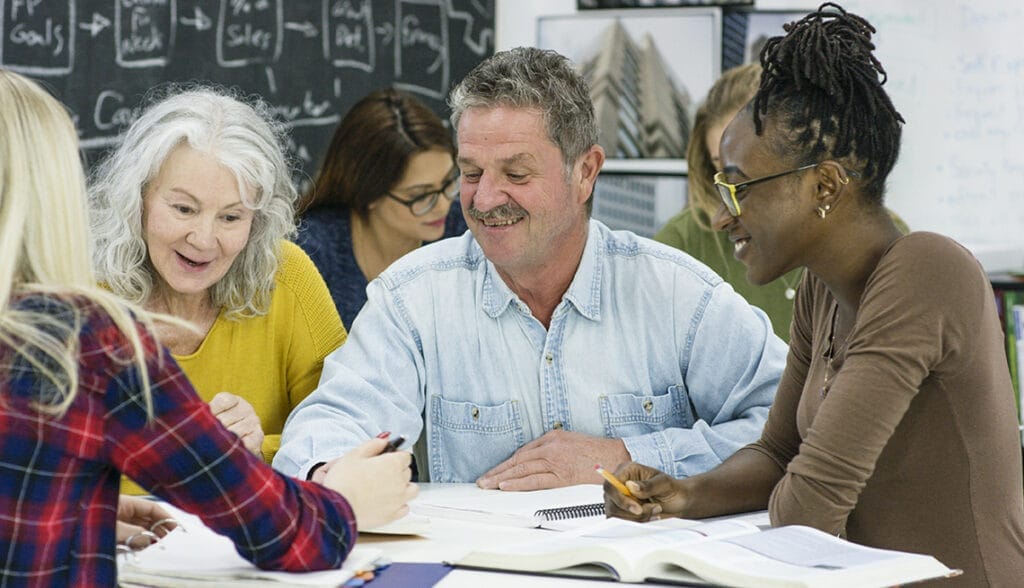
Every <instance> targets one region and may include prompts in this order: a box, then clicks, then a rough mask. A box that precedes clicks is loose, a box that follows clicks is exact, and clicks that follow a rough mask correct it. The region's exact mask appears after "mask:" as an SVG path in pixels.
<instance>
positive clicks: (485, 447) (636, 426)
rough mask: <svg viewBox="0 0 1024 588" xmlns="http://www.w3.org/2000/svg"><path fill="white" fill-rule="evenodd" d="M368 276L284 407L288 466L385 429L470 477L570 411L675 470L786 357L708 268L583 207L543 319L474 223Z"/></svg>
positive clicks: (714, 447)
mask: <svg viewBox="0 0 1024 588" xmlns="http://www.w3.org/2000/svg"><path fill="white" fill-rule="evenodd" d="M367 294H368V301H367V303H366V306H364V307H363V310H362V311H361V312H360V314H359V316H358V317H357V318H356V320H355V322H354V324H353V325H352V329H351V332H350V333H349V337H348V342H346V343H345V344H344V345H343V346H341V348H339V349H338V350H336V351H334V352H333V353H332V354H331V355H329V356H328V357H327V359H326V360H325V361H324V369H323V374H322V375H321V378H320V385H319V386H318V387H317V389H316V390H315V391H314V392H313V393H312V394H311V395H310V396H309V397H307V398H306V399H305V400H304V401H303V402H302V403H301V404H299V406H298V407H296V409H295V410H294V411H293V412H292V414H291V416H290V417H289V418H288V421H287V422H286V423H285V427H284V434H283V436H282V445H281V450H280V451H279V452H278V453H277V457H276V458H275V459H274V467H276V468H277V469H278V470H280V471H282V472H284V473H286V474H291V475H297V476H300V477H304V476H305V475H306V474H307V472H308V471H309V469H310V468H311V467H312V466H313V465H314V464H315V463H317V462H323V461H329V460H331V459H333V458H335V457H338V456H339V455H341V454H343V453H345V452H346V451H348V450H349V449H351V448H352V447H354V446H355V445H357V444H359V443H361V442H363V441H365V440H366V439H369V438H370V437H372V436H374V435H376V434H377V433H378V432H380V431H391V432H393V433H394V434H396V435H397V434H404V435H406V436H408V437H409V439H410V440H412V439H418V442H417V443H418V444H417V451H416V453H417V456H418V457H420V459H419V464H420V468H419V469H420V480H421V481H425V480H427V479H429V480H431V481H434V482H472V481H474V480H476V478H477V477H479V476H480V475H481V474H483V473H484V472H486V471H487V470H489V469H490V468H492V467H494V466H495V465H497V464H498V463H500V462H501V461H503V460H505V459H507V458H508V457H509V456H511V455H512V453H513V452H514V451H515V450H516V449H517V448H519V447H520V446H522V445H523V444H524V443H526V442H528V441H530V440H532V439H536V438H537V437H540V436H541V435H543V434H544V433H546V432H547V431H550V430H552V429H565V430H569V431H577V432H581V433H585V434H588V435H593V436H600V437H620V438H622V439H623V440H624V442H625V445H626V449H627V450H628V451H629V453H630V455H631V456H632V457H633V459H634V460H635V461H638V462H641V463H645V464H648V465H651V466H654V467H657V468H660V469H662V470H664V471H666V472H668V473H670V474H672V475H674V476H677V477H684V476H688V475H691V474H696V473H699V472H703V471H706V470H708V469H710V468H712V467H714V466H715V465H717V464H719V463H721V461H722V460H723V459H725V458H727V457H728V456H730V455H732V453H733V452H735V451H736V450H737V449H738V448H739V447H741V446H742V445H744V444H746V443H749V442H752V441H754V440H756V439H757V438H758V437H759V436H760V433H761V429H762V427H763V425H764V421H765V419H766V418H767V415H768V407H769V406H770V405H771V403H772V400H773V398H774V395H775V388H776V385H777V384H778V380H779V376H780V375H781V373H782V368H783V365H784V363H785V354H786V346H785V344H784V343H783V342H782V341H781V340H780V339H779V338H777V337H776V336H775V335H774V333H773V332H772V328H771V324H770V322H769V320H768V318H767V317H766V316H765V314H764V313H763V312H761V311H760V310H758V309H756V308H754V307H752V306H750V305H749V304H747V302H746V301H745V300H744V299H743V298H742V297H740V296H739V295H738V294H736V293H735V292H734V291H733V290H732V288H731V287H730V286H729V285H728V284H727V283H725V282H724V281H723V280H722V279H721V278H720V277H719V276H718V275H716V274H715V273H713V272H712V271H711V270H709V269H708V268H707V267H705V266H704V265H702V264H700V263H699V262H697V261H695V260H694V259H693V258H691V257H689V256H688V255H686V254H685V253H682V252H681V251H679V250H676V249H673V248H670V247H667V246H664V245H661V244H660V243H656V242H654V241H651V240H648V239H644V238H641V237H638V236H636V235H634V234H632V233H628V232H621V231H611V230H609V229H608V228H607V227H606V226H604V225H603V224H601V223H600V222H598V221H593V220H592V221H590V231H589V236H588V239H587V244H586V247H585V250H584V253H583V257H582V259H581V261H580V265H579V268H578V269H577V271H576V276H575V278H574V279H573V281H572V283H571V284H570V286H569V289H568V290H567V291H566V293H565V295H564V296H563V298H562V301H561V303H559V305H558V307H557V308H556V309H555V311H554V314H553V315H552V317H551V325H550V328H549V329H545V328H544V326H543V325H542V324H541V323H540V321H538V320H537V319H536V318H534V317H533V315H532V314H531V313H530V310H529V308H528V307H527V306H526V304H525V303H524V302H522V301H521V300H520V299H519V298H518V297H517V296H516V295H515V294H514V293H513V292H512V291H511V290H510V289H509V287H508V286H507V285H506V284H505V283H504V282H503V281H502V279H501V277H500V276H499V275H498V273H497V271H496V270H495V268H494V266H493V265H492V264H491V262H490V261H488V260H487V259H486V258H485V257H484V254H483V251H482V250H481V249H480V246H479V245H478V244H477V242H476V240H475V239H474V238H473V235H472V234H471V233H470V232H467V233H466V234H464V235H463V236H461V237H455V238H451V239H445V240H443V241H440V242H438V243H435V244H431V245H427V246H425V247H422V248H420V249H418V250H416V251H414V252H412V253H410V254H409V255H406V256H405V257H403V258H402V259H400V260H398V261H397V262H395V263H394V264H393V265H392V266H391V267H389V268H388V269H387V270H386V271H385V272H384V273H382V274H381V275H380V276H379V277H378V278H377V279H376V280H374V281H373V282H371V283H370V285H369V286H368V288H367ZM424 442H425V443H424ZM424 456H425V461H426V464H424ZM425 466H426V467H425Z"/></svg>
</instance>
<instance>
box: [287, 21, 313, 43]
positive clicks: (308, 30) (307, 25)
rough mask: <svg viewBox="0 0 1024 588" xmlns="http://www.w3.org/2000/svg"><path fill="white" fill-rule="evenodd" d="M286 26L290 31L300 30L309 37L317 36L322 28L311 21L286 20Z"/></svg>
mask: <svg viewBox="0 0 1024 588" xmlns="http://www.w3.org/2000/svg"><path fill="white" fill-rule="evenodd" d="M284 28H286V29H288V30H289V31H299V32H300V33H302V36H304V37H306V38H307V39H309V38H312V37H315V36H317V34H319V33H320V30H319V29H317V28H316V26H315V25H314V24H313V23H311V22H308V21H307V22H286V23H284Z"/></svg>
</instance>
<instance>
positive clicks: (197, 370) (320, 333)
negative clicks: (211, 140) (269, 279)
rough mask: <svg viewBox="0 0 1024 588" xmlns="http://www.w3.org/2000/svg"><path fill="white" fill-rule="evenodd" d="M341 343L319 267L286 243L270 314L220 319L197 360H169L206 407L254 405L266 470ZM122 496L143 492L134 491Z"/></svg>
mask: <svg viewBox="0 0 1024 588" xmlns="http://www.w3.org/2000/svg"><path fill="white" fill-rule="evenodd" d="M346 337H347V333H346V331H345V327H344V326H343V325H342V324H341V318H340V317H339V316H338V310H337V309H336V308H335V306H334V301H333V300H332V299H331V295H330V292H329V291H328V290H327V285H326V284H325V283H324V280H323V278H321V277H320V273H319V272H318V271H317V269H316V266H314V265H313V262H312V261H311V260H310V259H309V256H307V255H306V254H305V252H303V251H302V249H300V248H299V247H298V246H297V245H295V244H294V243H290V242H283V243H282V261H281V267H280V268H279V269H278V271H277V274H276V275H275V276H274V293H273V296H272V297H271V301H270V308H269V311H268V312H267V314H265V315H262V316H258V317H254V318H246V319H241V320H229V319H226V318H225V317H224V314H223V312H222V313H221V315H220V316H218V317H217V320H216V322H214V323H213V326H212V327H211V328H210V331H209V333H207V335H206V339H205V340H204V341H203V343H202V344H201V345H200V346H199V349H197V350H196V351H195V353H192V354H190V355H175V356H174V359H175V360H176V361H177V362H178V364H179V365H180V366H181V368H182V370H183V371H184V372H185V375H187V376H188V378H189V380H190V381H191V382H192V385H193V386H194V387H195V389H196V391H197V392H198V393H199V396H200V397H201V398H202V399H203V400H205V401H207V402H209V401H210V399H212V398H213V397H214V396H215V395H216V394H217V393H218V392H231V393H232V394H237V395H238V396H241V397H242V398H245V399H246V400H247V401H248V402H249V403H250V404H252V406H253V408H254V409H256V414H257V415H259V417H260V423H261V424H262V425H263V432H264V434H265V435H266V436H265V438H264V440H263V458H264V460H266V461H267V463H270V461H271V460H272V459H273V457H274V454H275V453H277V450H278V448H279V447H280V445H281V430H282V429H283V428H284V421H285V419H286V418H288V413H289V412H291V410H292V409H293V408H295V406H296V405H297V404H298V403H299V402H301V401H302V399H303V398H305V397H306V396H308V395H309V393H310V392H312V391H313V389H314V388H316V385H317V383H318V382H319V380H320V370H321V368H323V361H324V357H326V356H327V354H328V353H330V352H332V351H334V350H335V349H337V348H338V347H339V346H341V344H342V343H344V342H345V338H346ZM122 491H125V492H130V493H139V492H142V490H141V489H139V488H138V487H136V486H135V485H134V484H128V485H122Z"/></svg>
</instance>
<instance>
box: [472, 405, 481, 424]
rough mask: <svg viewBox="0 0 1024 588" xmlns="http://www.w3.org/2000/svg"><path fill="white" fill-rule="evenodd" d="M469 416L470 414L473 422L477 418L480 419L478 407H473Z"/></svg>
mask: <svg viewBox="0 0 1024 588" xmlns="http://www.w3.org/2000/svg"><path fill="white" fill-rule="evenodd" d="M470 414H471V415H473V420H474V421H475V420H477V419H479V418H480V408H479V407H476V406H474V407H473V410H472V411H470Z"/></svg>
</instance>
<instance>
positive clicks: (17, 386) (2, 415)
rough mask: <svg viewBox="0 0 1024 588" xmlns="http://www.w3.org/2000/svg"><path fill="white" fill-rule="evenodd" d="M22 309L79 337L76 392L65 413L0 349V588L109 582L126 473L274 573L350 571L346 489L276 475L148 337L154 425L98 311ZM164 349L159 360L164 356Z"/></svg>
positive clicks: (52, 306)
mask: <svg viewBox="0 0 1024 588" xmlns="http://www.w3.org/2000/svg"><path fill="white" fill-rule="evenodd" d="M14 306H15V307H17V308H21V309H32V310H35V311H43V312H46V313H47V314H49V315H50V316H51V317H57V318H59V319H60V320H58V321H55V324H54V325H51V326H49V327H48V330H49V331H54V332H52V333H51V334H53V335H54V336H56V337H58V338H61V339H70V340H74V339H75V338H77V341H78V345H79V369H80V374H79V384H78V395H77V397H76V398H75V400H74V403H73V404H72V405H71V407H70V409H69V410H68V412H67V414H65V415H64V416H63V417H61V418H54V417H52V416H49V415H46V414H44V413H40V412H39V411H38V410H36V409H35V408H34V405H33V403H34V402H38V401H39V400H40V399H43V400H44V401H45V400H49V401H52V399H53V397H54V394H53V387H52V385H51V384H50V383H49V382H48V381H47V380H46V379H45V378H42V377H40V375H39V372H38V370H37V369H36V368H35V367H33V366H32V365H31V364H30V363H29V362H28V361H26V359H25V358H24V357H22V356H18V355H17V354H15V353H14V352H13V351H12V350H11V349H10V348H9V347H7V346H5V345H3V344H0V586H84V585H89V586H113V585H115V584H116V576H117V566H116V562H115V559H114V547H115V535H114V529H115V520H116V513H117V500H118V487H119V481H120V475H121V473H122V472H123V473H125V474H127V475H128V476H130V477H132V478H133V479H135V480H136V481H137V482H139V484H141V485H142V487H144V488H147V489H148V490H149V491H150V492H152V493H153V494H154V495H156V496H158V497H160V498H162V499H164V500H166V501H168V502H170V503H172V504H174V505H176V506H178V507H179V508H182V509H183V510H186V511H188V512H192V513H195V514H197V515H199V516H200V517H202V519H203V521H204V522H205V523H206V524H207V525H208V526H210V527H211V528H212V529H214V530H216V531H218V532H220V533H222V534H224V535H227V536H228V537H230V538H231V539H232V540H233V541H234V542H235V546H236V549H237V550H238V552H239V554H241V555H242V556H243V557H245V558H246V559H248V560H250V561H252V562H253V563H254V564H255V565H257V566H259V567H261V568H265V569H280V570H289V571H303V570H318V569H327V568H334V567H338V566H340V565H341V563H342V561H343V560H344V558H345V556H346V555H347V554H348V551H349V550H350V548H351V547H352V545H353V543H354V541H355V538H356V528H355V518H354V516H353V514H352V510H351V508H350V507H349V504H348V502H346V501H345V499H344V498H342V497H341V496H340V495H339V494H337V493H335V492H333V491H331V490H328V489H326V488H324V487H322V486H320V485H318V484H314V483H312V482H304V481H298V480H295V479H293V478H289V477H287V476H284V475H282V474H279V473H277V472H275V471H273V470H272V469H271V468H270V467H269V466H267V465H266V464H264V463H263V462H262V461H261V460H260V459H259V458H258V457H256V456H254V455H253V454H251V453H249V452H248V451H247V450H246V449H245V447H244V446H243V445H242V443H241V442H240V441H239V439H238V437H237V436H235V435H234V434H233V433H231V432H229V431H228V430H227V429H225V428H223V427H222V426H221V425H220V424H219V423H218V421H217V419H216V417H214V416H213V414H212V413H211V412H210V410H209V408H208V407H207V405H206V404H205V403H204V402H202V401H201V400H200V399H199V397H198V396H196V393H195V391H194V390H193V389H192V386H191V385H190V384H189V382H188V379H187V378H186V377H185V376H184V375H183V374H182V372H181V371H180V370H179V369H178V366H177V365H176V364H175V362H174V360H173V359H172V358H171V356H170V354H169V353H167V352H166V351H165V350H162V349H160V350H159V351H158V346H157V345H156V343H155V342H154V340H153V339H152V338H151V337H149V336H148V335H145V334H143V341H144V344H145V348H146V350H147V356H148V357H149V361H148V362H147V364H148V367H149V373H150V377H151V382H152V384H151V385H152V398H153V419H152V420H151V421H149V420H147V415H146V405H145V400H144V397H143V395H142V393H141V385H140V382H141V380H140V377H139V373H138V370H137V369H136V367H135V365H134V364H133V363H131V362H129V361H127V360H124V359H123V358H124V357H126V356H127V355H128V353H127V351H126V350H127V349H130V347H129V346H128V343H127V340H126V339H125V338H124V336H123V335H122V334H121V332H120V331H119V330H118V329H117V328H116V327H115V325H114V324H113V322H112V321H111V320H110V318H109V317H108V316H107V315H106V313H104V312H103V311H102V310H100V309H98V308H97V307H96V306H94V305H91V304H88V303H83V302H81V301H66V300H59V299H56V298H53V297H43V296H31V297H24V298H21V299H19V300H17V301H16V302H15V303H14ZM161 355H162V361H158V357H160V356H161Z"/></svg>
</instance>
